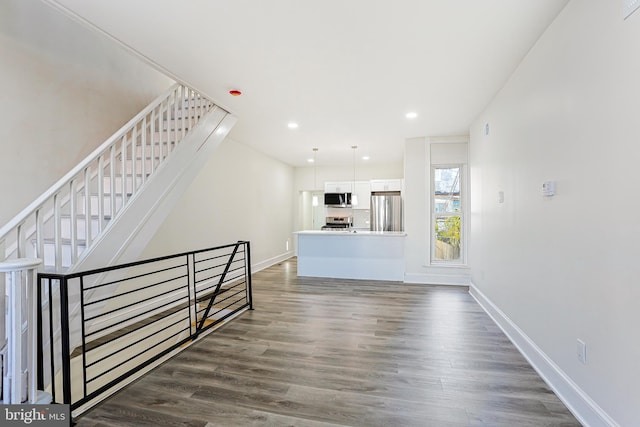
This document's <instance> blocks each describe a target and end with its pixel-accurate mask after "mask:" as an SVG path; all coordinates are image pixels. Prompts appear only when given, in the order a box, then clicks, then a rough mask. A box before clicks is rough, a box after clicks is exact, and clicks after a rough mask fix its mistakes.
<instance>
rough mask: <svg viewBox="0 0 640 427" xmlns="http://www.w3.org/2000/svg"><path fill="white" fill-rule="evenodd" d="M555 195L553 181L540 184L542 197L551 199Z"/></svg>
mask: <svg viewBox="0 0 640 427" xmlns="http://www.w3.org/2000/svg"><path fill="white" fill-rule="evenodd" d="M555 194H556V183H555V181H545V182H543V183H542V195H543V196H545V197H551V196H554V195H555Z"/></svg>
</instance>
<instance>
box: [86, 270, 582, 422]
mask: <svg viewBox="0 0 640 427" xmlns="http://www.w3.org/2000/svg"><path fill="white" fill-rule="evenodd" d="M253 288H254V289H253V290H254V306H255V310H254V311H250V312H246V313H244V314H242V315H241V316H240V317H239V318H237V319H235V320H233V321H232V322H231V323H229V324H227V325H225V326H223V327H222V328H221V329H219V330H217V331H215V332H214V333H212V334H210V335H209V336H207V337H205V338H204V339H203V340H201V341H200V342H198V343H196V344H195V345H193V346H192V347H190V348H189V349H187V350H186V351H184V352H182V353H181V354H179V355H178V356H176V357H175V358H173V359H172V360H170V361H169V362H167V363H165V364H164V365H162V366H160V367H159V368H157V369H155V370H154V371H153V372H151V373H150V374H148V375H146V376H145V377H143V378H142V379H140V380H138V381H137V382H135V383H134V384H132V385H130V386H128V387H127V388H126V389H124V390H122V391H121V392H120V393H118V394H117V395H115V396H113V397H111V398H110V399H109V400H107V401H105V402H103V403H102V404H100V405H99V406H97V407H95V408H94V409H92V410H91V411H89V412H88V413H86V414H85V415H84V416H83V417H81V418H80V419H79V420H78V424H77V425H78V426H94V427H98V426H178V425H180V426H202V427H212V426H311V427H313V426H532V427H533V426H536V427H537V426H579V425H580V424H579V423H578V422H577V421H576V419H575V418H574V417H573V416H572V415H571V413H570V412H569V411H568V410H567V409H566V407H565V406H564V405H563V404H562V402H560V401H559V400H558V398H557V397H556V396H555V395H554V394H553V392H552V391H551V390H550V389H549V388H548V387H547V386H546V384H545V383H544V382H543V381H542V380H541V379H540V377H539V376H538V375H537V374H536V373H535V371H534V370H533V369H532V368H531V367H530V366H529V364H528V363H527V361H526V360H525V359H524V358H523V357H522V356H521V355H520V353H519V352H518V351H517V350H516V349H515V347H514V346H513V345H512V344H511V343H510V342H509V340H508V339H507V337H506V336H505V335H504V334H503V333H502V332H501V331H500V329H499V328H498V327H497V326H496V325H495V324H494V323H493V321H492V320H491V319H490V318H489V317H488V316H487V315H486V314H485V313H484V312H483V311H482V309H481V308H480V307H479V306H478V304H477V303H476V302H475V301H474V300H473V298H471V296H470V295H469V294H468V292H467V289H466V288H463V287H444V286H425V285H411V284H403V283H397V282H373V281H355V280H335V279H316V278H298V277H296V263H295V259H291V260H288V261H286V262H283V263H281V264H279V265H277V266H274V267H271V268H269V269H267V270H263V271H262V272H259V273H257V274H255V275H254V279H253Z"/></svg>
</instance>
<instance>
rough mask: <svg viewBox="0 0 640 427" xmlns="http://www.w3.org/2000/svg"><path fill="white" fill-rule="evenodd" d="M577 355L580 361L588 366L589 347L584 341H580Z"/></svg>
mask: <svg viewBox="0 0 640 427" xmlns="http://www.w3.org/2000/svg"><path fill="white" fill-rule="evenodd" d="M576 354H577V356H578V360H579V361H580V363H582V364H583V365H586V364H587V345H586V344H585V343H584V341H582V340H580V339H579V340H578V346H577V347H576Z"/></svg>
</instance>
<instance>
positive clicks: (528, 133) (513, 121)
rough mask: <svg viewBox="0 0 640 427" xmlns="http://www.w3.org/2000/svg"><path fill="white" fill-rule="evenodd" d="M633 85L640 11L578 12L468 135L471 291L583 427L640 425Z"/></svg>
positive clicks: (584, 0) (542, 44) (542, 43)
mask: <svg viewBox="0 0 640 427" xmlns="http://www.w3.org/2000/svg"><path fill="white" fill-rule="evenodd" d="M639 76H640V12H636V13H635V14H634V15H632V16H631V17H630V18H629V19H628V20H626V21H623V19H622V2H621V1H602V0H579V1H577V0H574V1H572V2H570V3H569V4H568V6H567V7H566V8H565V9H564V11H563V12H562V13H561V14H560V15H559V17H558V18H557V19H556V21H555V22H554V23H553V24H552V25H551V26H550V27H549V29H548V31H547V32H546V33H545V34H544V35H543V37H542V38H541V39H540V40H539V42H538V43H537V44H536V45H535V47H534V48H533V49H532V50H531V51H530V53H529V54H528V56H527V57H526V58H525V60H524V61H523V63H522V64H521V65H520V67H519V68H518V69H517V71H516V72H515V73H514V75H513V76H512V78H511V79H510V81H509V82H508V83H507V85H506V86H505V87H504V88H503V89H502V91H501V92H500V93H499V94H498V96H497V97H496V98H495V100H494V101H493V102H492V103H491V104H490V105H489V106H488V108H487V109H486V110H485V111H484V112H483V113H482V114H481V116H480V117H479V118H478V119H477V120H476V121H475V123H474V124H473V126H472V128H471V143H470V156H471V157H470V159H471V179H472V183H471V185H472V197H473V199H472V231H471V237H472V241H471V248H470V261H471V267H472V280H473V283H474V284H475V286H476V287H477V289H478V290H479V291H480V292H481V293H482V294H484V295H485V296H486V298H487V300H489V302H491V303H493V304H494V305H495V307H494V308H497V309H498V310H500V311H501V312H502V315H503V317H502V319H500V320H501V321H503V322H505V323H504V324H509V320H510V322H512V323H511V326H512V327H514V328H513V331H514V333H515V334H516V335H518V334H520V335H522V336H521V338H523V337H525V336H526V337H528V338H529V339H530V340H531V341H532V342H529V343H527V341H526V339H523V340H522V343H523V346H524V347H525V350H528V351H529V354H530V355H531V357H532V358H533V359H536V358H537V359H538V360H540V361H541V362H540V365H539V366H538V367H539V368H540V369H541V370H542V371H543V374H545V375H547V376H548V377H549V378H550V379H552V380H553V381H555V386H556V388H557V389H558V390H560V391H561V394H564V398H565V399H566V400H567V401H568V402H569V404H570V405H572V406H573V407H574V410H577V411H578V412H581V416H582V417H583V422H585V424H591V425H606V424H607V423H614V422H615V423H618V424H619V425H621V426H636V425H639V423H640V405H638V402H640V339H638V327H639V326H640V308H639V304H640V286H639V285H638V275H639V273H640V268H639V267H638V265H639V264H638V255H639V251H638V242H639V241H640V221H639V220H638V218H637V212H638V211H639V210H640V197H638V182H640V179H639V177H638V163H639V160H640V125H639V123H640V119H639V117H638V114H639V112H640V108H639V106H640V79H639ZM485 123H489V124H490V133H489V135H488V136H485V135H484V132H483V129H484V124H485ZM546 180H555V181H556V190H557V195H556V196H554V197H552V198H546V199H545V198H543V197H542V194H541V187H542V183H543V182H544V181H546ZM498 191H504V203H502V204H500V203H498V202H497V194H498ZM496 313H497V314H498V315H499V316H500V313H499V312H498V311H496ZM516 328H519V332H518V329H516ZM578 338H580V339H582V340H583V341H585V342H586V344H587V363H586V365H583V364H581V363H580V362H579V361H578V360H577V357H576V340H577V339H578ZM536 352H537V353H538V354H537V355H536V354H535V353H536ZM542 356H546V357H548V358H549V359H548V360H546V361H545V360H544V357H542ZM562 374H564V375H566V376H568V378H566V377H565V378H562ZM581 392H584V393H585V394H582V395H581V394H580V393H581ZM591 399H592V400H591ZM600 409H601V410H602V411H600ZM607 414H608V415H607ZM608 416H610V417H611V419H608Z"/></svg>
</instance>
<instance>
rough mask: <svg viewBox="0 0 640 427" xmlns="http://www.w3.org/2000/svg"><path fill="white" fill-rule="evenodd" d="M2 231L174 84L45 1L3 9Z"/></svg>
mask: <svg viewBox="0 0 640 427" xmlns="http://www.w3.org/2000/svg"><path fill="white" fill-rule="evenodd" d="M0 58H2V59H1V60H0V81H2V82H3V88H2V95H1V96H0V151H1V152H2V155H0V182H1V183H2V196H3V197H2V203H1V204H0V225H3V224H5V223H6V222H8V221H9V220H10V219H11V218H13V217H14V216H15V215H16V214H18V213H19V212H20V211H21V210H22V209H24V208H25V207H26V206H27V205H28V204H29V203H31V202H32V201H33V200H35V199H36V198H37V197H38V196H39V195H40V194H42V193H43V192H44V191H46V190H47V189H48V188H49V187H50V186H51V185H53V184H54V183H55V182H56V181H57V180H58V179H59V178H61V177H62V176H63V175H64V174H65V173H66V172H68V171H69V170H70V169H71V168H72V167H73V166H75V165H76V164H77V163H79V162H80V161H81V160H82V159H83V158H85V157H86V156H87V155H88V154H89V153H91V151H92V150H93V149H95V148H96V147H97V146H98V145H100V144H101V143H102V142H103V141H105V140H106V139H107V138H108V137H109V136H111V135H112V134H113V133H114V132H115V131H116V130H118V129H119V128H120V127H121V126H122V125H123V124H125V123H126V122H127V121H128V120H129V119H130V118H132V117H133V116H135V115H136V114H137V113H138V112H139V111H140V110H142V108H144V107H145V106H146V105H147V104H148V103H149V102H150V101H152V100H153V99H154V98H155V97H156V96H158V95H160V93H162V92H163V91H165V90H166V89H167V88H168V87H169V86H170V85H171V84H172V83H173V82H172V81H171V80H170V79H168V78H167V77H165V76H164V75H162V74H161V73H159V72H157V71H155V70H153V69H152V68H151V67H150V66H148V65H146V64H145V63H143V62H142V61H141V60H139V59H138V58H135V57H133V56H132V55H131V54H130V53H128V52H125V51H124V50H123V49H122V48H121V47H119V46H117V45H115V44H114V43H113V41H111V40H106V39H105V38H104V37H102V36H101V35H98V34H94V33H93V32H92V31H90V30H88V29H87V28H85V27H83V26H82V25H80V24H78V23H77V22H75V21H73V20H71V19H69V18H67V17H66V16H63V15H62V14H60V13H59V12H57V11H55V10H53V9H52V8H50V7H49V6H47V5H45V4H44V3H42V2H41V1H37V0H3V1H1V2H0Z"/></svg>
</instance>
